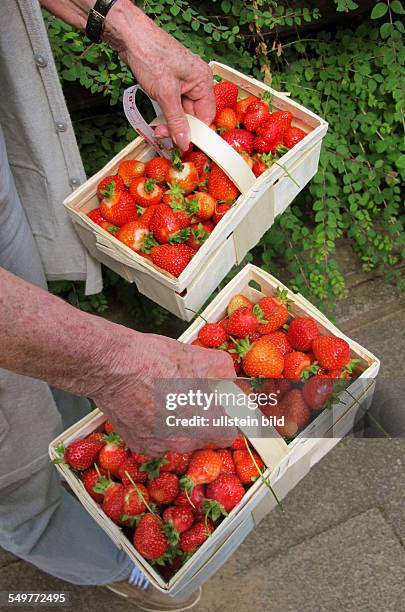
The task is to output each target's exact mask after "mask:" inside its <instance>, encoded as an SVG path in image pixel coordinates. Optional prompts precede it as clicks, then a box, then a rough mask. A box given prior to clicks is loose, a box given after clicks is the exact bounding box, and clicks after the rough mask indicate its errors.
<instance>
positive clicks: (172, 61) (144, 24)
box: [41, 0, 215, 150]
mask: <svg viewBox="0 0 405 612" xmlns="http://www.w3.org/2000/svg"><path fill="white" fill-rule="evenodd" d="M41 4H42V5H43V6H44V7H45V8H47V9H48V10H49V11H51V12H52V13H54V14H55V15H57V16H58V17H60V18H61V19H64V20H65V21H67V22H68V23H70V24H72V25H74V26H75V27H77V28H80V29H82V30H83V29H84V28H85V25H86V21H87V13H88V10H89V8H91V7H92V6H94V4H95V1H94V0H41ZM104 38H105V40H106V41H107V42H109V43H110V44H111V46H112V47H114V48H115V49H116V50H117V51H118V52H119V54H120V56H121V58H122V60H123V61H124V62H125V63H126V64H127V65H128V66H129V68H130V69H131V70H132V72H133V73H134V75H135V77H136V78H137V80H138V82H139V83H140V84H141V85H142V87H143V88H144V89H145V91H146V92H147V93H148V94H149V95H150V96H151V97H152V98H154V99H155V100H157V101H158V102H159V104H160V106H161V108H162V111H163V113H164V115H165V117H166V120H167V127H166V126H161V127H159V129H158V133H159V135H160V136H166V135H167V134H168V133H169V134H170V136H171V137H172V138H173V140H174V141H175V142H176V143H177V144H178V145H179V147H181V148H182V149H184V150H185V149H187V147H188V145H189V128H188V124H187V121H186V119H185V116H184V112H187V113H189V114H192V115H195V116H196V117H198V118H199V119H201V120H202V121H204V122H205V123H208V124H209V123H211V121H212V120H213V119H214V115H215V101H214V94H213V87H212V73H211V70H210V68H209V67H208V65H207V64H206V63H205V62H203V61H202V60H201V59H200V58H199V57H198V56H196V55H194V54H193V53H191V52H190V51H189V50H188V49H186V48H185V47H184V46H183V45H181V44H180V43H179V42H178V41H176V40H175V39H174V38H173V36H171V35H170V34H167V33H166V32H164V31H163V30H162V29H160V28H159V27H158V26H156V25H155V24H154V22H153V21H152V20H151V19H149V17H147V16H146V15H145V14H144V13H143V12H142V11H141V10H140V9H139V8H137V7H136V6H134V4H132V2H131V1H130V0H117V2H116V3H115V4H114V6H113V7H112V8H111V10H110V12H109V13H108V16H107V19H106V29H105V36H104Z"/></svg>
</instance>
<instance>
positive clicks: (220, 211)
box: [212, 202, 232, 225]
mask: <svg viewBox="0 0 405 612" xmlns="http://www.w3.org/2000/svg"><path fill="white" fill-rule="evenodd" d="M231 208H232V205H231V204H226V203H225V202H223V203H222V204H217V205H216V208H215V213H214V215H213V217H212V222H213V223H214V225H217V224H218V223H219V222H220V221H221V219H222V217H223V216H224V215H226V213H227V212H228V211H229V210H231Z"/></svg>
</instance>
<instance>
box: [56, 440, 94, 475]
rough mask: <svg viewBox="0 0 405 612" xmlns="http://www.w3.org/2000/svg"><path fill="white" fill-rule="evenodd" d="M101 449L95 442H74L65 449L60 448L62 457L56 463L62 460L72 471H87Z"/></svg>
mask: <svg viewBox="0 0 405 612" xmlns="http://www.w3.org/2000/svg"><path fill="white" fill-rule="evenodd" d="M101 448H102V444H100V442H98V441H95V440H87V439H84V440H76V442H72V443H71V444H69V446H68V447H67V449H66V450H65V451H64V449H63V448H62V447H61V453H60V454H62V453H63V451H64V457H63V459H62V458H61V460H60V461H59V460H57V461H58V462H62V461H63V460H64V461H65V462H66V463H67V464H68V465H70V467H71V468H72V469H74V470H80V471H82V470H87V468H89V467H91V466H92V465H93V463H94V462H95V461H96V458H97V455H98V453H99V452H100V450H101Z"/></svg>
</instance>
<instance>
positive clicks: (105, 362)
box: [0, 268, 235, 452]
mask: <svg viewBox="0 0 405 612" xmlns="http://www.w3.org/2000/svg"><path fill="white" fill-rule="evenodd" d="M0 338H1V346H2V348H1V352H0V367H2V368H5V369H8V370H11V371H13V372H18V373H20V374H24V375H26V376H31V377H33V378H39V379H42V380H45V381H47V382H48V383H50V384H51V385H53V386H55V387H58V388H60V389H64V390H66V391H69V392H72V393H74V394H77V395H84V396H88V397H91V398H93V399H94V400H95V401H96V403H97V404H98V406H99V407H100V408H101V409H102V410H103V411H104V412H105V413H106V414H107V415H108V416H109V417H110V418H112V420H113V421H114V422H115V423H116V425H117V429H118V430H119V432H120V433H121V434H122V435H123V436H124V437H125V439H126V440H127V442H128V444H129V445H130V446H131V447H132V448H133V449H140V450H143V451H148V452H151V451H156V452H159V451H164V450H166V448H170V446H171V445H170V444H168V443H167V440H159V429H160V425H159V419H163V418H164V416H165V406H164V404H163V403H160V402H157V401H156V396H155V395H154V394H155V390H156V389H155V385H156V382H157V381H159V380H160V379H165V378H171V379H179V378H214V377H217V378H220V377H224V378H231V377H233V376H234V375H235V373H234V369H233V365H232V360H231V358H230V357H229V355H226V354H224V353H223V352H222V351H209V350H207V349H200V348H198V347H194V346H188V345H185V344H182V343H180V342H177V341H176V340H172V339H170V338H165V337H163V336H156V335H153V334H141V333H139V332H136V331H133V330H131V329H128V328H126V327H123V326H121V325H117V324H115V323H111V322H109V321H107V320H105V319H103V318H101V317H96V316H94V315H89V314H87V313H85V312H82V311H80V310H78V309H76V308H74V307H72V306H70V305H69V304H67V303H65V302H64V301H63V300H61V299H59V298H57V297H55V296H53V295H51V294H49V293H47V292H46V291H44V290H42V289H39V288H38V287H35V286H34V285H31V284H29V283H27V282H25V281H23V280H21V279H20V278H18V277H16V276H14V275H13V274H10V273H9V272H6V271H5V270H4V269H2V268H0ZM168 391H170V389H168ZM227 435H228V436H230V438H231V439H232V436H233V435H234V432H231V431H229V432H227ZM228 441H229V440H228ZM189 443H190V447H196V446H199V445H201V440H200V441H199V442H197V441H195V440H189ZM176 447H177V445H175V448H176Z"/></svg>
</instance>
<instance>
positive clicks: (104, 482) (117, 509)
mask: <svg viewBox="0 0 405 612" xmlns="http://www.w3.org/2000/svg"><path fill="white" fill-rule="evenodd" d="M103 489H104V498H103V504H102V507H103V510H104V512H105V513H106V515H107V516H108V517H109V518H110V519H111V520H112V521H113V522H114V523H117V525H121V524H122V520H121V515H122V514H123V508H124V496H125V487H124V485H122V484H121V483H118V482H113V481H112V480H109V479H107V478H105V476H103V477H102V478H101V479H100V480H99V482H98V484H97V485H96V486H95V490H96V492H97V493H99V492H102V490H103Z"/></svg>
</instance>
